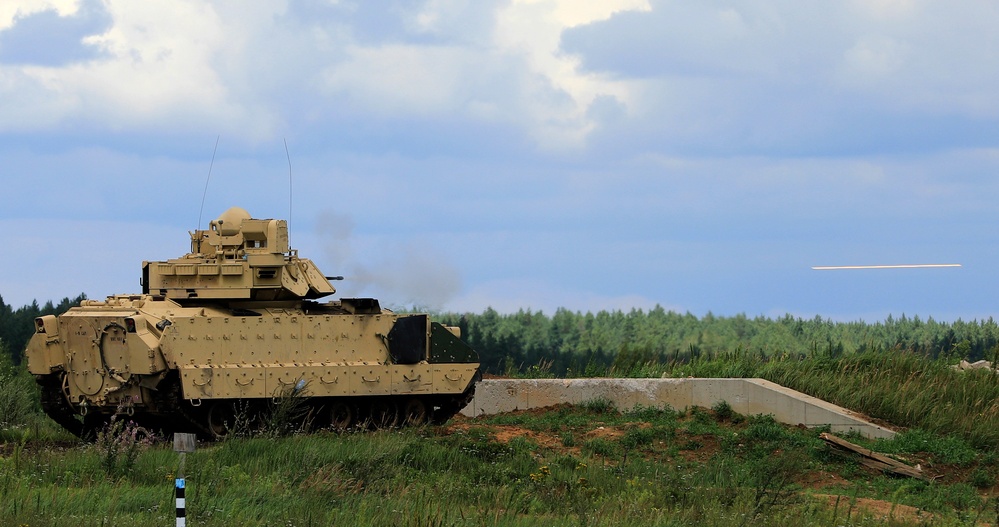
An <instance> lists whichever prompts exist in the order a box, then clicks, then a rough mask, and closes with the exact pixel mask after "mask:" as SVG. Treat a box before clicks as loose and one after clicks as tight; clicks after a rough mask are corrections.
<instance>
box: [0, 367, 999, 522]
mask: <svg viewBox="0 0 999 527" xmlns="http://www.w3.org/2000/svg"><path fill="white" fill-rule="evenodd" d="M535 370H536V372H540V373H543V370H544V368H543V367H540V368H536V369H535ZM618 373H619V374H625V375H630V376H655V377H659V376H662V375H667V376H670V375H672V376H688V375H691V376H700V377H726V376H745V377H755V376H759V377H765V378H768V379H770V380H773V381H775V382H778V383H781V384H784V385H787V386H790V387H793V388H796V389H798V390H801V391H804V392H806V393H810V394H813V395H817V396H819V397H822V398H826V399H829V400H832V401H834V402H837V403H838V404H841V405H844V406H847V407H849V408H852V409H855V410H859V411H863V412H865V413H868V414H869V415H872V416H874V417H877V418H881V419H885V420H887V421H891V422H892V423H894V424H896V425H901V426H903V427H907V428H908V429H907V430H906V431H904V432H903V433H901V434H900V435H899V436H897V437H896V438H895V439H893V440H890V441H877V442H871V441H866V440H863V439H861V438H856V437H854V438H850V440H851V441H854V442H858V443H862V444H864V445H865V446H867V447H870V448H873V449H874V450H876V451H879V452H885V453H889V454H891V455H893V456H896V457H897V458H899V459H901V460H903V461H905V462H907V463H909V464H911V465H917V464H918V465H919V466H920V467H921V468H923V470H924V471H925V472H926V473H927V474H930V475H932V476H935V477H936V479H935V480H934V481H933V482H925V481H920V480H913V479H904V478H898V477H891V476H887V475H884V474H881V473H877V472H874V471H871V470H870V469H867V468H865V467H863V466H861V465H860V464H859V463H858V462H857V461H856V460H855V459H853V458H850V457H843V456H840V455H837V454H835V453H834V452H833V451H831V450H830V449H829V447H828V446H827V445H826V444H825V443H824V442H823V441H821V440H820V439H819V437H818V435H819V433H820V432H822V431H821V430H805V429H798V428H794V427H787V426H784V425H780V424H778V423H776V422H774V421H773V420H772V419H771V418H769V417H768V416H740V415H736V414H734V413H732V411H731V409H730V408H728V407H727V406H726V405H724V404H720V405H718V406H716V407H714V408H710V409H704V408H691V409H680V410H673V409H669V408H644V409H636V410H633V411H629V412H626V413H620V412H618V411H617V410H616V409H614V408H612V407H611V406H610V405H609V404H608V403H606V402H604V401H592V402H590V403H588V404H585V405H582V406H578V407H560V408H555V409H550V410H547V411H532V412H517V413H512V414H504V415H498V416H493V417H490V418H479V419H474V420H467V419H457V420H454V421H452V422H451V423H448V424H447V425H445V426H440V427H426V428H419V429H408V430H398V431H381V432H373V433H372V432H364V433H344V434H332V433H326V432H320V433H315V434H311V435H291V436H287V437H256V438H245V437H244V438H233V439H229V440H226V441H223V442H219V443H215V444H199V447H198V450H197V451H196V452H195V453H193V454H190V455H188V457H187V463H186V471H185V472H186V476H187V481H188V488H187V503H188V505H187V513H188V525H192V526H193V525H215V526H247V525H268V526H274V525H278V526H288V527H291V526H309V525H315V526H320V525H345V524H350V525H412V526H452V525H453V526H461V525H510V526H515V525H545V526H561V525H573V526H578V525H615V526H617V525H625V526H628V525H636V526H637V525H643V526H644V525H677V526H679V525H718V526H721V525H724V526H730V525H736V526H738V525H765V526H769V525H774V526H776V525H794V526H808V525H822V526H827V525H890V526H901V525H925V524H932V525H942V526H948V525H999V499H997V498H996V492H997V488H996V481H997V476H999V448H997V445H999V440H997V437H999V432H997V431H996V430H999V426H997V425H999V423H997V422H996V419H997V417H996V413H997V412H996V404H997V403H996V401H997V400H999V381H997V377H996V376H995V374H994V373H992V372H990V371H978V372H964V373H958V372H956V371H954V370H953V369H951V368H949V366H948V364H947V363H946V362H945V361H940V360H937V361H930V360H927V359H925V358H921V357H919V356H916V355H911V354H894V353H892V354H889V353H873V354H862V355H853V356H847V357H838V358H836V359H831V358H823V357H821V356H819V357H806V358H802V357H795V358H790V357H779V356H778V357H767V358H765V359H762V358H760V357H758V356H751V355H749V354H740V353H733V354H729V355H725V356H715V357H704V358H700V359H698V360H696V361H693V362H688V363H675V364H645V365H641V366H640V367H638V368H636V369H635V370H634V371H630V372H618ZM0 381H2V382H0V401H3V402H4V403H6V404H4V405H0V424H2V427H0V518H2V519H3V521H2V522H0V523H2V524H3V525H18V526H21V525H25V526H32V527H39V526H50V525H51V526H55V525H59V526H63V525H74V526H77V527H86V526H105V525H109V526H111V525H143V526H146V525H173V524H174V501H173V487H174V486H173V481H174V478H175V477H176V475H177V474H176V473H177V470H178V462H179V456H178V454H176V453H175V452H173V450H172V443H168V442H149V441H145V440H141V439H139V438H137V437H136V436H135V435H134V434H133V432H134V430H131V429H130V428H129V427H128V426H126V425H125V423H123V422H120V421H119V422H117V423H116V427H115V428H114V429H111V430H108V431H107V433H106V434H105V435H104V436H103V437H102V438H101V439H100V440H99V441H98V442H97V443H96V444H81V443H79V442H77V441H74V440H72V439H71V438H69V437H67V436H65V435H64V434H63V433H62V432H60V431H59V430H58V429H56V427H55V425H54V424H53V423H51V421H48V420H47V419H46V418H44V417H43V416H41V415H39V414H38V413H37V401H32V400H31V397H30V396H26V395H25V394H29V395H30V394H32V393H33V392H31V391H30V388H31V380H30V378H29V377H27V376H25V375H17V376H14V377H10V376H6V377H4V378H3V379H0ZM15 403H16V404H15ZM31 408H35V410H31Z"/></svg>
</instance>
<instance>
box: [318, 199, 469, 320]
mask: <svg viewBox="0 0 999 527" xmlns="http://www.w3.org/2000/svg"><path fill="white" fill-rule="evenodd" d="M316 229H317V232H318V234H319V236H320V238H321V239H323V240H325V241H326V242H327V243H326V246H325V249H326V253H327V256H328V258H329V261H330V262H331V263H332V264H333V265H334V266H335V268H334V269H333V270H331V271H332V272H335V273H336V274H343V275H344V281H343V282H341V283H336V284H334V285H335V286H336V287H337V290H338V293H339V294H340V295H341V296H362V295H372V296H376V295H377V296H380V297H382V298H379V300H381V302H382V304H383V305H387V306H399V305H401V306H404V307H417V308H423V309H431V310H436V309H440V308H442V307H443V306H444V304H446V303H447V302H448V301H449V300H451V299H452V298H454V297H455V296H456V295H457V294H458V293H459V292H461V274H460V273H459V271H458V269H457V268H456V267H454V266H453V265H451V263H450V262H448V261H447V260H446V259H444V258H443V257H442V256H441V255H440V253H439V251H437V250H436V248H435V247H432V246H430V245H427V244H421V243H416V242H407V243H405V244H404V245H402V246H400V247H395V248H393V249H392V250H387V251H382V252H383V254H387V255H391V256H389V257H388V259H386V260H382V261H378V262H359V261H357V257H356V255H355V254H354V251H353V248H352V247H351V239H352V237H353V230H354V221H353V219H352V218H351V217H350V216H347V215H344V214H337V213H332V212H325V213H323V214H322V215H321V216H320V218H319V220H318V221H317V224H316Z"/></svg>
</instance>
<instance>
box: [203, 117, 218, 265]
mask: <svg viewBox="0 0 999 527" xmlns="http://www.w3.org/2000/svg"><path fill="white" fill-rule="evenodd" d="M221 137H222V134H219V135H217V136H215V148H213V149H212V162H211V163H209V164H208V178H207V179H205V192H204V193H203V194H201V210H199V211H198V230H201V215H202V214H204V212H205V198H206V197H207V196H208V183H209V182H210V181H211V180H212V167H214V166H215V152H218V150H219V138H221ZM198 252H199V253H200V252H201V238H200V237H199V238H198Z"/></svg>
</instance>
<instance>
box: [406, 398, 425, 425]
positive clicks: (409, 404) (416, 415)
mask: <svg viewBox="0 0 999 527" xmlns="http://www.w3.org/2000/svg"><path fill="white" fill-rule="evenodd" d="M429 420H430V412H428V411H427V404H426V403H424V402H423V401H422V400H420V399H409V400H408V401H406V403H405V404H404V405H403V407H402V422H403V425H405V426H422V425H425V424H427V421H429Z"/></svg>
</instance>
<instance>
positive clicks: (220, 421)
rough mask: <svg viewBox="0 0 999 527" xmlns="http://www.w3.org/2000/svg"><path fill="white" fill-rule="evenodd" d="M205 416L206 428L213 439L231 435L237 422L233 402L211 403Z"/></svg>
mask: <svg viewBox="0 0 999 527" xmlns="http://www.w3.org/2000/svg"><path fill="white" fill-rule="evenodd" d="M205 416H206V417H205V428H207V429H208V433H209V434H211V436H212V439H222V438H224V437H225V436H227V435H229V432H231V431H232V427H233V426H234V425H235V422H236V412H235V411H234V408H233V406H232V403H228V402H222V401H219V402H215V403H211V406H209V407H208V413H207V414H205Z"/></svg>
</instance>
